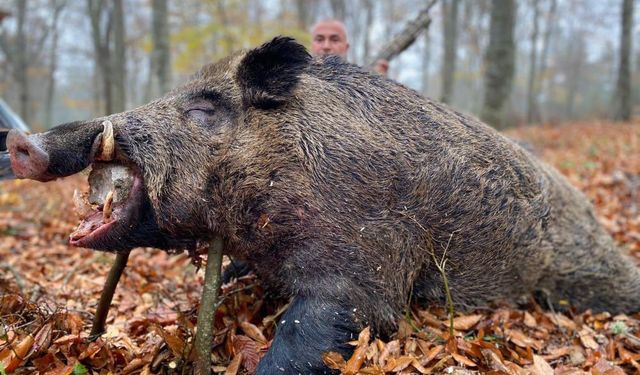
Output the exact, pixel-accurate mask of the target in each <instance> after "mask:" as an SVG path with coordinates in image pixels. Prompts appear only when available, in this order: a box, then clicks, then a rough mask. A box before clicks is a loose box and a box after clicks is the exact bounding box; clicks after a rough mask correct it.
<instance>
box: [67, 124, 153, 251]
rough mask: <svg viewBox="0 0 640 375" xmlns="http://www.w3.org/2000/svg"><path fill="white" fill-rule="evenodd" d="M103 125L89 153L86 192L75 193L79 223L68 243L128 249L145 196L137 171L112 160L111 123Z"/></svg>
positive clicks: (132, 167) (113, 149)
mask: <svg viewBox="0 0 640 375" xmlns="http://www.w3.org/2000/svg"><path fill="white" fill-rule="evenodd" d="M102 125H103V131H102V133H100V134H99V135H98V137H97V138H96V140H95V141H94V147H93V150H92V154H93V155H92V159H93V163H92V164H91V172H90V174H89V179H88V180H89V191H88V192H86V193H79V192H78V191H77V190H76V191H75V192H74V196H73V203H74V206H75V209H76V212H77V213H78V215H79V216H80V223H79V224H78V226H77V228H76V229H75V230H74V231H73V233H71V235H70V236H69V242H70V244H71V245H73V246H78V247H86V248H92V249H98V250H111V251H118V250H122V249H126V248H127V247H129V246H127V242H131V241H130V237H131V235H130V234H131V232H132V230H134V228H137V227H139V224H140V221H141V219H142V218H141V214H142V212H143V211H144V209H143V205H144V202H146V195H145V189H144V184H143V179H142V177H141V173H140V170H139V168H137V167H136V166H135V165H132V164H129V163H128V164H127V165H125V164H121V163H118V162H116V161H115V159H116V147H115V139H114V135H113V125H112V124H111V122H110V121H104V122H103V124H102ZM122 159H123V158H122V157H119V158H118V160H122Z"/></svg>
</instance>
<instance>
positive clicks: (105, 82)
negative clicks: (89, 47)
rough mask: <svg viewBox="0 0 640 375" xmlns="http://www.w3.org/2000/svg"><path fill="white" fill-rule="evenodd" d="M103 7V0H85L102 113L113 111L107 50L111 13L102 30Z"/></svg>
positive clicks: (109, 57) (108, 52)
mask: <svg viewBox="0 0 640 375" xmlns="http://www.w3.org/2000/svg"><path fill="white" fill-rule="evenodd" d="M103 7H104V1H103V0H87V10H88V13H89V20H90V21H91V37H92V40H93V49H94V52H95V60H96V61H95V64H96V67H97V69H96V70H97V71H98V73H99V76H100V79H99V82H100V84H101V85H102V92H103V94H102V96H103V100H104V113H103V114H109V113H113V104H112V97H111V83H110V77H111V63H110V59H111V56H110V55H111V54H110V51H109V35H110V34H111V15H110V14H109V15H108V16H109V19H108V20H107V27H106V30H105V31H104V32H103V30H102V27H101V23H102V22H101V19H102V10H103Z"/></svg>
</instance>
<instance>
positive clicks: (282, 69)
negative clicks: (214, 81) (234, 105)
mask: <svg viewBox="0 0 640 375" xmlns="http://www.w3.org/2000/svg"><path fill="white" fill-rule="evenodd" d="M309 60H311V56H310V55H309V53H308V52H307V50H306V49H305V48H304V47H303V46H301V45H300V44H298V43H293V39H291V38H286V37H276V38H274V39H273V40H272V41H270V42H269V43H266V44H265V45H263V46H262V47H259V48H256V49H254V50H252V51H249V52H248V53H247V54H246V55H245V57H244V58H243V60H242V62H241V63H240V65H239V67H238V71H237V73H236V79H237V81H238V84H239V85H240V87H241V88H242V90H243V95H242V99H243V102H244V104H245V106H255V107H258V108H264V109H268V108H274V107H276V106H278V105H280V104H282V103H284V102H286V101H287V99H288V98H289V97H290V96H291V95H292V94H293V89H294V88H295V86H296V85H297V84H298V81H299V77H300V74H301V73H302V72H303V71H304V70H305V69H306V68H307V66H308V65H309Z"/></svg>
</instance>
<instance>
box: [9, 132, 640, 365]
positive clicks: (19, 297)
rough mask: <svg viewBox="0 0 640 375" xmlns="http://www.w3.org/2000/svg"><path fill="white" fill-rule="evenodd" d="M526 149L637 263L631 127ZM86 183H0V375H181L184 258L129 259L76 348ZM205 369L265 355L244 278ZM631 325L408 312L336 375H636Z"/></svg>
mask: <svg viewBox="0 0 640 375" xmlns="http://www.w3.org/2000/svg"><path fill="white" fill-rule="evenodd" d="M509 135H510V136H513V137H515V138H518V139H524V140H527V141H528V142H530V143H531V145H532V146H533V147H534V148H535V150H536V153H537V154H538V155H539V156H540V157H541V158H542V159H544V160H546V161H547V162H549V163H550V164H552V165H554V166H555V167H556V168H558V169H559V170H560V171H561V172H562V173H563V174H564V175H566V176H567V177H568V178H569V179H570V180H571V182H572V183H573V184H575V185H576V186H577V187H579V188H580V189H581V190H582V191H583V192H584V193H585V194H586V195H587V196H588V197H589V198H590V199H591V200H592V202H593V203H594V205H595V206H596V208H597V213H598V217H599V219H600V220H601V222H602V223H603V225H604V226H605V227H606V228H607V230H608V231H609V232H610V233H611V234H612V235H613V237H614V238H615V239H616V240H617V241H618V243H619V244H620V245H621V246H622V247H623V248H625V249H627V250H628V251H629V252H631V253H632V255H633V259H634V260H636V261H637V262H638V263H640V123H633V124H623V125H619V124H610V123H604V122H602V123H596V122H589V123H573V124H565V125H561V126H558V127H531V128H520V129H516V130H512V131H509ZM85 185H86V176H84V177H83V176H77V177H73V178H69V179H65V180H63V181H54V182H50V183H47V184H40V183H36V182H31V181H9V182H2V183H0V374H3V371H4V372H6V373H12V372H13V373H15V374H32V373H38V374H84V373H88V374H109V373H113V374H155V373H178V374H180V373H191V368H190V367H189V366H190V365H189V363H191V362H190V361H191V359H192V355H193V354H192V350H191V348H192V342H193V340H192V337H193V333H194V324H195V321H196V316H197V307H198V299H199V297H200V292H201V289H202V285H201V284H202V280H203V269H202V267H201V269H200V270H197V269H196V267H195V266H194V265H193V264H192V260H191V258H189V256H187V255H186V254H178V255H175V254H174V255H169V254H167V253H165V252H162V251H157V250H150V249H138V250H135V251H133V252H132V254H131V257H130V258H129V263H128V266H127V268H126V270H125V274H124V275H123V278H122V280H121V281H120V284H119V285H118V288H117V291H116V294H115V297H114V302H113V305H112V307H111V310H110V313H109V320H108V322H107V324H108V330H107V332H106V333H105V334H104V335H103V336H102V337H101V338H99V339H98V340H97V341H95V342H89V341H88V339H87V337H88V333H89V330H90V323H91V319H92V316H93V313H94V312H95V307H96V304H97V301H98V297H99V294H100V291H101V289H102V286H103V283H104V280H105V277H106V275H107V272H108V270H109V267H110V264H111V262H112V261H113V258H114V256H113V255H112V254H107V253H99V252H92V251H90V250H84V249H77V248H72V247H69V246H68V245H67V239H68V236H69V234H70V233H71V232H72V231H73V229H74V226H75V225H76V224H77V220H78V218H77V215H76V214H75V213H74V211H73V209H72V195H73V190H74V189H75V188H78V187H80V188H82V187H83V186H85ZM223 296H224V298H223V301H222V305H221V306H220V308H219V309H218V311H217V313H216V333H215V348H214V350H213V352H212V359H213V363H214V364H215V366H214V370H215V371H216V372H220V373H227V374H236V373H239V374H241V373H250V372H252V371H253V369H255V366H256V363H257V362H258V360H259V358H260V357H261V356H262V355H263V354H264V352H265V351H266V349H267V348H268V345H269V340H270V339H271V338H272V335H273V332H274V321H275V319H277V315H278V313H280V312H281V311H282V306H275V305H274V304H273V303H270V301H269V300H266V299H265V298H264V294H263V292H262V290H261V289H260V286H259V285H258V282H257V280H255V278H254V277H251V276H248V277H244V278H242V279H241V280H238V281H237V282H233V283H231V284H228V285H224V286H223ZM639 319H640V313H638V314H634V315H611V314H608V313H599V314H594V313H591V312H589V311H587V312H582V313H576V312H574V311H572V310H570V309H567V311H562V312H560V311H555V312H553V311H549V309H548V308H546V306H539V305H537V304H536V303H535V302H533V299H531V301H530V302H529V303H526V304H524V305H520V306H517V307H513V306H511V307H510V306H496V307H494V308H492V309H484V310H478V311H472V312H467V313H466V314H461V313H460V312H456V318H455V320H454V335H453V336H450V334H449V323H448V318H447V312H446V310H445V309H444V308H443V307H442V306H439V307H431V308H427V309H425V308H422V307H418V306H414V307H412V309H411V311H409V312H407V314H406V318H405V319H404V320H402V321H401V322H400V323H399V330H398V332H397V333H396V335H395V336H394V337H392V340H391V341H389V342H383V341H381V340H378V339H373V338H370V337H369V335H368V331H367V330H365V331H363V332H362V333H361V334H360V339H359V340H358V342H354V343H353V344H354V346H355V347H356V350H355V355H354V356H353V357H352V358H350V359H347V360H344V359H342V358H338V357H336V356H335V355H331V354H328V355H327V356H326V358H325V362H326V363H328V364H331V365H332V366H334V367H335V368H340V369H341V370H342V372H343V373H351V374H355V373H362V374H383V373H438V372H446V373H458V374H468V373H476V372H480V373H489V372H491V373H495V374H498V373H506V374H521V373H532V374H554V373H555V374H581V373H592V374H624V373H640V338H639V337H640V320H639Z"/></svg>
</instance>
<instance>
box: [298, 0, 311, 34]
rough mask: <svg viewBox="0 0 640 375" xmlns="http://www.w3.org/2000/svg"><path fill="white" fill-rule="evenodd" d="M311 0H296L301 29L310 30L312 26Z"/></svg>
mask: <svg viewBox="0 0 640 375" xmlns="http://www.w3.org/2000/svg"><path fill="white" fill-rule="evenodd" d="M310 3H311V2H310V1H309V0H296V11H297V14H298V28H299V29H300V30H305V31H309V28H310V27H311V25H310V23H311V12H310V9H309V6H310V5H311V4H310Z"/></svg>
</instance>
